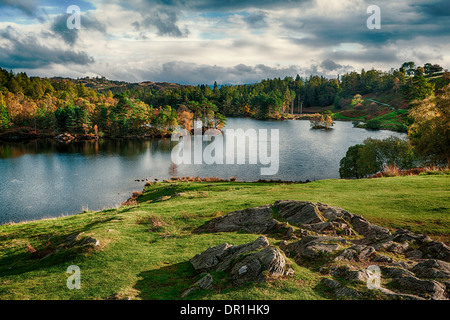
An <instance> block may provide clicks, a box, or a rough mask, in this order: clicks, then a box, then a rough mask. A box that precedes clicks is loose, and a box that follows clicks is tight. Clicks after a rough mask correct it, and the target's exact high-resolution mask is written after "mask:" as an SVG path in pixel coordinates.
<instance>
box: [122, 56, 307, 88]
mask: <svg viewBox="0 0 450 320" xmlns="http://www.w3.org/2000/svg"><path fill="white" fill-rule="evenodd" d="M132 72H133V74H134V76H135V77H136V76H138V77H139V79H137V81H140V80H143V79H153V81H162V82H163V81H167V82H174V81H176V82H177V83H180V84H191V85H197V84H212V83H214V81H217V83H219V84H231V83H232V84H247V83H255V82H258V81H260V80H262V79H267V78H278V77H282V78H284V77H285V76H287V75H290V76H295V75H296V74H297V73H299V72H300V68H299V67H298V66H282V67H281V66H280V67H270V66H266V65H264V64H258V65H255V66H248V65H244V64H238V65H236V66H234V67H223V66H217V65H214V66H213V65H200V64H196V63H188V62H183V61H173V62H168V63H164V64H162V66H161V68H160V69H159V70H154V71H143V70H133V71H132ZM121 77H125V78H129V76H128V75H123V74H122V75H121Z"/></svg>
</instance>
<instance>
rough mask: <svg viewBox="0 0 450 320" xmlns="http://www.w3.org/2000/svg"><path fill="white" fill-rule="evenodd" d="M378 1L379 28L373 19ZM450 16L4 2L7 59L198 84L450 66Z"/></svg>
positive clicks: (397, 8)
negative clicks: (76, 15) (76, 25)
mask: <svg viewBox="0 0 450 320" xmlns="http://www.w3.org/2000/svg"><path fill="white" fill-rule="evenodd" d="M71 5H76V6H78V7H79V8H80V10H81V12H80V21H81V29H79V30H77V29H72V30H71V29H68V28H67V20H68V19H69V17H70V16H71V14H69V13H67V8H68V7H69V6H71ZM370 5H377V6H378V7H379V8H380V10H381V28H380V29H369V28H368V27H367V20H368V19H369V17H370V16H371V14H372V13H371V12H369V13H368V12H367V9H368V7H369V6H370ZM71 21H72V20H71ZM449 21H450V1H449V0H428V1H425V0H334V1H331V0H281V1H276V0H250V1H242V0H128V1H122V0H112V1H102V0H42V1H39V0H0V67H2V68H5V69H8V70H9V69H11V70H13V71H15V72H19V71H25V72H27V73H28V74H29V75H38V76H47V77H53V76H65V77H73V78H76V77H85V76H105V77H107V78H109V79H114V80H124V81H129V82H136V81H145V80H150V81H168V82H177V83H181V84H194V85H196V84H199V83H207V84H212V83H213V82H214V81H217V82H218V83H219V84H242V83H253V82H257V81H260V80H261V79H265V78H273V77H282V78H284V77H285V76H295V75H296V74H300V75H301V76H309V75H310V74H318V75H324V76H327V77H336V76H337V75H338V74H343V73H345V72H348V71H353V70H357V71H360V70H361V69H362V68H365V69H366V70H367V69H371V68H375V69H379V70H386V71H387V70H390V69H391V68H399V67H400V65H401V64H402V63H403V62H405V61H415V62H416V64H418V65H423V64H425V63H427V62H430V63H438V64H440V65H442V66H443V67H444V68H450V28H449V27H450V24H449Z"/></svg>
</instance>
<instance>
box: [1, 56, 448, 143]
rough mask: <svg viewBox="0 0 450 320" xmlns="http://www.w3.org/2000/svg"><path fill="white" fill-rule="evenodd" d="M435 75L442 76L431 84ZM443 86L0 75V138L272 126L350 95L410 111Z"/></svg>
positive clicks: (407, 70)
mask: <svg viewBox="0 0 450 320" xmlns="http://www.w3.org/2000/svg"><path fill="white" fill-rule="evenodd" d="M438 73H443V75H442V76H441V77H438V78H433V77H432V76H433V75H436V74H438ZM99 81H100V82H101V83H102V84H104V83H105V82H107V81H106V80H105V79H104V78H102V79H100V80H99ZM449 82H450V76H449V73H448V72H443V71H442V67H440V66H438V65H433V64H426V65H425V66H424V67H417V66H415V64H414V63H413V62H407V63H404V64H403V65H402V66H401V67H400V68H398V69H391V70H390V71H388V72H384V71H379V70H374V69H372V70H368V71H365V70H364V69H363V70H361V72H356V71H354V72H350V73H346V74H344V75H342V76H338V77H337V78H333V79H328V78H325V77H323V76H317V75H311V76H309V77H307V78H303V77H300V76H299V75H297V76H296V77H295V78H294V77H285V78H284V79H281V78H274V79H265V80H262V81H260V82H258V83H254V84H246V85H222V86H219V85H218V84H217V83H214V85H213V86H208V85H198V86H175V87H169V88H167V89H160V88H155V87H151V86H136V85H134V86H131V85H122V84H121V85H116V86H115V85H112V86H111V87H109V88H106V89H97V90H94V89H93V88H90V87H87V86H85V85H84V84H83V83H82V82H80V81H77V80H69V79H58V78H53V79H48V78H39V77H29V76H28V75H27V74H26V73H17V74H14V73H13V72H8V71H7V70H4V69H1V68H0V130H3V131H4V130H8V129H10V128H20V127H28V128H32V129H34V130H35V131H36V130H42V131H52V132H55V133H58V132H70V133H79V134H92V133H93V132H94V131H98V132H100V134H104V135H108V136H122V135H130V134H145V133H148V132H153V133H155V132H157V133H159V134H166V133H168V132H170V131H171V130H173V129H174V128H176V127H177V126H182V127H184V128H187V129H191V127H190V126H192V120H193V119H199V120H202V121H203V122H204V123H205V124H206V127H221V126H223V125H224V124H225V122H226V117H253V118H256V119H268V118H275V119H277V118H281V116H282V115H283V114H286V113H297V112H299V111H301V110H302V108H308V107H312V106H317V107H326V106H334V107H335V108H336V109H340V108H342V107H343V106H344V104H343V101H344V99H348V98H349V97H350V98H351V97H354V96H355V95H356V94H361V95H364V94H367V93H378V92H384V91H393V92H394V91H396V92H399V93H401V94H403V95H404V97H405V99H406V100H407V101H409V102H411V105H412V102H413V101H415V100H423V99H425V98H426V97H428V96H433V94H434V92H435V91H436V90H439V89H440V88H442V87H444V86H445V84H446V83H449ZM111 83H113V82H111ZM95 129H96V130H95Z"/></svg>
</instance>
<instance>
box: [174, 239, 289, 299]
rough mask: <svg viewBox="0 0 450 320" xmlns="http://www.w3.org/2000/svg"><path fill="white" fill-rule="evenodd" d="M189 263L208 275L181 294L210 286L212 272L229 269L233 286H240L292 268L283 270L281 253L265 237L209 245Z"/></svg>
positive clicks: (283, 263)
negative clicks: (235, 243) (248, 241)
mask: <svg viewBox="0 0 450 320" xmlns="http://www.w3.org/2000/svg"><path fill="white" fill-rule="evenodd" d="M190 262H191V264H192V266H193V267H194V269H195V271H197V272H207V274H206V276H207V278H206V279H204V278H205V277H203V278H202V279H201V280H199V281H198V282H197V283H195V284H194V285H193V286H192V287H191V288H189V289H188V290H186V291H185V292H184V293H183V295H182V296H183V297H184V296H186V295H188V294H189V293H190V292H191V291H192V290H195V289H196V288H202V289H205V288H210V287H212V282H213V279H212V276H211V274H210V273H209V272H212V271H215V272H217V271H225V272H228V273H229V275H230V280H231V282H232V283H233V284H234V285H242V284H244V283H246V282H249V281H253V282H261V281H264V280H265V279H266V278H267V277H277V276H282V275H285V274H286V275H292V272H293V270H292V269H288V270H286V260H285V258H284V255H283V254H282V252H281V251H280V250H279V249H277V248H276V247H273V246H270V244H269V241H268V239H267V238H266V237H264V236H261V237H259V238H258V239H256V240H255V241H253V242H250V243H247V244H243V245H238V246H233V245H230V244H228V243H222V244H219V245H217V246H215V247H210V248H208V249H207V250H205V251H204V252H202V253H199V254H197V255H196V256H194V257H193V258H192V259H191V260H190ZM205 283H206V284H205Z"/></svg>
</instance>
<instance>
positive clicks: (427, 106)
mask: <svg viewBox="0 0 450 320" xmlns="http://www.w3.org/2000/svg"><path fill="white" fill-rule="evenodd" d="M410 116H411V117H412V118H413V119H414V122H413V124H412V125H411V127H410V128H409V132H408V137H409V138H410V140H411V143H412V145H413V146H414V147H415V148H416V149H417V151H418V152H419V153H420V154H421V155H422V156H423V157H424V158H425V159H426V160H427V161H428V162H431V163H434V164H448V163H450V85H447V86H446V87H445V88H444V90H443V92H442V94H440V95H438V96H436V97H433V96H432V97H429V98H426V99H424V100H420V101H417V102H416V103H415V104H414V107H413V108H412V110H411V112H410Z"/></svg>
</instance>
